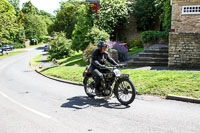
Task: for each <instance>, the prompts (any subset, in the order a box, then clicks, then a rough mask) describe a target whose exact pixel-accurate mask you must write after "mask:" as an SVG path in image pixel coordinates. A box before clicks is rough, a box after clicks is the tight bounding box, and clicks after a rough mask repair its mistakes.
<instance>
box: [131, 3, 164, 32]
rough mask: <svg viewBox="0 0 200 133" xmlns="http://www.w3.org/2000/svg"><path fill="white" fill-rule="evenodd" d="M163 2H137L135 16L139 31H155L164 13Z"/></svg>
mask: <svg viewBox="0 0 200 133" xmlns="http://www.w3.org/2000/svg"><path fill="white" fill-rule="evenodd" d="M162 4H163V1H162V0H137V2H136V4H135V6H134V16H135V17H136V20H137V27H138V29H139V30H142V31H145V30H153V29H154V27H155V25H156V23H157V22H158V21H159V17H160V15H161V13H162Z"/></svg>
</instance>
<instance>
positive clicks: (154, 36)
mask: <svg viewBox="0 0 200 133" xmlns="http://www.w3.org/2000/svg"><path fill="white" fill-rule="evenodd" d="M168 37H169V33H168V32H164V31H163V32H161V31H144V32H142V35H141V40H142V43H143V44H144V43H147V42H155V41H158V40H159V39H163V40H164V41H166V42H168Z"/></svg>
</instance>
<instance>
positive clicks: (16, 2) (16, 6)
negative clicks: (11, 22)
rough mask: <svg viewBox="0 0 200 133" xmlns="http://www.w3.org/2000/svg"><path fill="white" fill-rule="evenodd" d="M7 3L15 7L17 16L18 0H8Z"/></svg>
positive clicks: (18, 10) (18, 9)
mask: <svg viewBox="0 0 200 133" xmlns="http://www.w3.org/2000/svg"><path fill="white" fill-rule="evenodd" d="M8 2H9V3H10V4H12V5H13V6H14V7H15V11H16V15H18V13H19V12H20V8H19V0H8Z"/></svg>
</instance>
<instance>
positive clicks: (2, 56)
mask: <svg viewBox="0 0 200 133" xmlns="http://www.w3.org/2000/svg"><path fill="white" fill-rule="evenodd" d="M24 52H27V51H26V50H22V51H14V52H9V53H8V54H6V53H5V52H4V55H1V54H0V55H1V56H0V59H3V58H7V57H10V56H13V55H16V54H20V53H24Z"/></svg>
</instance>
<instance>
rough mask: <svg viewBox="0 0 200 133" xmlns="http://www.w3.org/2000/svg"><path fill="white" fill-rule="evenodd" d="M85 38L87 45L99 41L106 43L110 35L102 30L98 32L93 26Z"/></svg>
mask: <svg viewBox="0 0 200 133" xmlns="http://www.w3.org/2000/svg"><path fill="white" fill-rule="evenodd" d="M86 38H87V41H88V43H91V44H98V43H99V42H100V41H108V40H109V39H110V35H109V34H108V33H107V32H105V31H104V30H99V29H98V28H97V27H95V26H94V27H93V28H92V29H91V30H90V32H88V34H87V36H86Z"/></svg>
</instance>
